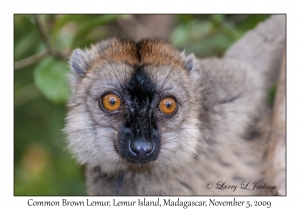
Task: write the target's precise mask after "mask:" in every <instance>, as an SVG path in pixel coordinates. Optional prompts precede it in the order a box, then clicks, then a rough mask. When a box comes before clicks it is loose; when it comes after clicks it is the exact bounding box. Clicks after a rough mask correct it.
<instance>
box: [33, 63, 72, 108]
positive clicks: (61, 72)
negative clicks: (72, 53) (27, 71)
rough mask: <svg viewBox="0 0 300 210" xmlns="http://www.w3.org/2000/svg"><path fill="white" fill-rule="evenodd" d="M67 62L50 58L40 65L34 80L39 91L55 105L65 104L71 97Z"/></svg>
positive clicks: (36, 68)
mask: <svg viewBox="0 0 300 210" xmlns="http://www.w3.org/2000/svg"><path fill="white" fill-rule="evenodd" d="M67 66H68V65H67V62H65V61H62V60H58V59H54V58H53V57H48V58H46V59H43V60H42V61H40V62H39V63H38V65H37V66H36V67H35V70H34V80H35V84H36V86H37V87H38V88H39V90H40V91H41V92H42V93H43V94H44V95H45V96H46V98H48V99H49V100H50V101H52V102H54V103H61V102H65V101H66V100H67V98H68V96H69V89H68V80H67V78H66V74H67V72H68V71H69V70H68V67H67Z"/></svg>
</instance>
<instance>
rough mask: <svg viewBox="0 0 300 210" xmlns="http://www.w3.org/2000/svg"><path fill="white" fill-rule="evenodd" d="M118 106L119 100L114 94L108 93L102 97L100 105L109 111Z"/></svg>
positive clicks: (114, 109)
mask: <svg viewBox="0 0 300 210" xmlns="http://www.w3.org/2000/svg"><path fill="white" fill-rule="evenodd" d="M120 106H121V100H120V98H119V96H117V95H116V94H113V93H109V94H106V95H105V96H104V97H103V98H102V107H103V108H104V109H105V110H107V111H109V112H112V111H116V110H118V109H119V107H120Z"/></svg>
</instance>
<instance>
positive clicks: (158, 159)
mask: <svg viewBox="0 0 300 210" xmlns="http://www.w3.org/2000/svg"><path fill="white" fill-rule="evenodd" d="M70 64H71V68H72V70H73V74H72V75H71V76H70V82H71V89H72V97H71V98H70V101H69V107H70V111H69V114H68V117H67V125H66V128H65V132H66V134H67V136H68V144H69V147H70V149H71V150H72V152H73V153H74V155H75V156H76V157H77V159H78V161H79V162H80V163H82V164H88V165H90V166H100V167H101V168H102V170H103V171H106V172H110V173H113V172H117V171H120V170H142V169H150V168H151V169H152V170H155V168H176V167H178V166H180V165H184V163H185V162H186V161H189V160H190V159H191V158H192V157H193V156H194V155H195V152H196V146H195V145H197V141H198V139H199V136H200V135H201V134H200V131H199V129H198V126H199V122H198V119H197V114H194V113H197V108H196V107H197V106H195V103H196V102H195V99H194V93H193V88H192V87H191V80H190V75H189V74H190V70H191V68H192V67H193V65H192V60H191V57H185V55H184V54H181V53H180V52H178V51H177V50H176V49H174V48H173V47H172V46H171V45H170V44H168V43H166V42H164V41H160V40H143V41H141V42H139V43H134V42H130V41H124V40H119V39H109V40H107V41H104V42H101V43H99V44H97V45H95V46H92V47H91V49H89V50H86V51H82V50H76V51H75V52H74V53H73V55H72V58H71V62H70ZM179 156H180V158H178V157H179Z"/></svg>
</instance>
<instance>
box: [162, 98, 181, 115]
mask: <svg viewBox="0 0 300 210" xmlns="http://www.w3.org/2000/svg"><path fill="white" fill-rule="evenodd" d="M176 108H177V104H176V101H175V100H174V99H173V98H171V97H167V98H164V99H162V100H161V101H160V103H159V109H160V111H161V112H162V113H164V114H166V115H170V114H173V113H175V111H176Z"/></svg>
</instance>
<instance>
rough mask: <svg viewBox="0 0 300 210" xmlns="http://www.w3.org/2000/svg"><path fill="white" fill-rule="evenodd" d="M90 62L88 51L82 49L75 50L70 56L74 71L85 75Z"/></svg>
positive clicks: (81, 75)
mask: <svg viewBox="0 0 300 210" xmlns="http://www.w3.org/2000/svg"><path fill="white" fill-rule="evenodd" d="M89 63H90V62H89V57H88V56H87V52H86V51H83V50H80V49H76V50H74V51H73V53H72V55H71V58H70V67H71V70H72V71H73V72H74V73H76V74H77V75H79V76H80V77H83V76H84V75H85V72H86V71H87V69H88V67H89Z"/></svg>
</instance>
